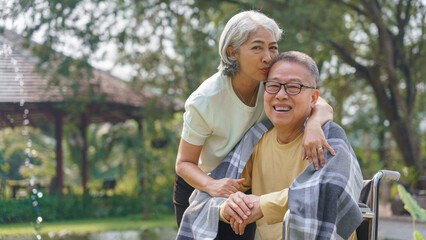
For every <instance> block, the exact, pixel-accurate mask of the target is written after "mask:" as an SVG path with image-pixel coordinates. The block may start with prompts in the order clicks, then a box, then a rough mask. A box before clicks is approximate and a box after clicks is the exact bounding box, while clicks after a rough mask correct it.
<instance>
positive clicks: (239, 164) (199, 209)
mask: <svg viewBox="0 0 426 240" xmlns="http://www.w3.org/2000/svg"><path fill="white" fill-rule="evenodd" d="M272 126H273V125H272V123H271V122H270V121H269V120H265V121H263V122H261V123H258V124H257V125H255V126H253V127H252V128H251V129H250V130H249V131H248V132H247V133H246V134H245V135H244V137H243V138H242V139H241V141H240V142H239V143H238V144H237V146H235V148H234V150H233V151H231V152H230V153H229V154H228V156H227V157H226V158H225V159H224V160H223V162H222V163H221V164H219V166H218V167H217V168H216V169H215V170H213V171H212V172H211V175H210V176H211V177H213V178H214V179H220V178H225V177H228V178H234V179H237V178H239V177H240V175H241V173H242V171H243V169H244V166H245V164H246V162H247V160H248V159H249V158H250V155H251V154H252V152H253V148H254V146H255V145H256V144H257V143H258V141H259V140H260V138H261V137H262V135H263V134H264V133H265V132H267V131H268V130H269V129H270V128H271V127H272ZM323 129H324V133H325V136H326V138H327V141H328V142H329V144H330V145H332V147H333V148H334V149H335V151H336V156H332V155H331V154H330V153H328V152H327V154H326V162H327V164H326V165H325V167H324V168H322V169H321V170H320V171H318V172H322V171H324V169H327V166H329V165H332V164H329V163H328V162H330V161H331V159H335V162H337V163H339V162H342V161H343V162H347V161H349V160H347V158H346V157H347V156H351V158H350V159H351V160H350V162H351V163H347V164H345V166H346V167H347V168H348V169H344V170H341V169H339V168H338V167H336V168H333V169H332V171H336V173H342V174H343V179H346V181H344V180H341V181H340V182H343V183H345V184H344V186H346V187H344V191H345V196H349V197H350V198H351V199H352V200H351V201H342V200H344V199H341V198H340V197H339V198H338V199H337V205H336V204H334V205H332V204H328V202H327V201H328V195H329V194H330V195H334V194H332V193H334V189H335V188H336V187H335V185H333V184H326V185H324V184H322V183H323V182H328V181H329V180H330V179H328V176H331V175H329V174H325V175H324V174H323V175H322V176H327V178H323V177H322V178H320V180H318V181H315V182H312V185H309V183H311V181H309V178H310V177H309V176H311V178H313V179H315V177H314V176H317V175H318V172H317V171H315V170H314V168H313V166H312V164H310V165H309V166H308V167H307V168H306V169H305V170H304V172H303V173H301V175H299V176H298V177H297V180H303V181H301V183H302V184H307V185H304V186H303V185H302V187H301V188H300V189H298V190H300V191H302V190H303V187H309V191H311V190H313V191H314V192H313V193H314V194H317V195H313V194H308V193H304V194H305V195H304V197H303V198H302V201H299V200H296V201H295V203H294V204H292V207H296V209H297V208H299V209H300V211H303V209H304V208H305V207H306V206H309V207H310V208H317V209H316V211H313V210H312V209H310V211H309V212H310V213H311V212H316V213H317V216H314V219H315V220H316V219H318V220H319V221H316V222H319V223H323V224H319V225H314V224H312V225H309V228H313V229H307V230H306V231H308V232H309V233H312V234H315V233H319V234H321V233H322V231H320V230H322V229H324V228H325V227H324V226H327V229H329V228H330V227H331V229H335V228H340V227H342V226H343V227H344V229H342V230H340V229H338V230H337V232H338V233H339V235H340V236H346V235H348V234H349V235H350V234H351V233H352V232H353V231H354V230H355V229H356V227H357V226H358V225H359V223H360V222H361V221H358V217H357V216H358V215H357V214H361V213H360V212H359V209H358V205H357V202H358V201H357V199H358V197H359V194H360V191H361V184H362V175H361V171H360V169H359V166H358V163H357V162H356V158H355V155H354V154H353V151H352V148H351V147H350V145H349V143H348V141H347V140H346V136H345V134H344V132H343V130H342V129H341V128H340V127H339V126H338V125H337V124H335V123H333V122H328V123H326V124H325V125H324V126H323ZM342 133H343V134H342ZM334 138H336V139H334ZM341 144H345V145H346V147H340V146H339V145H341ZM348 149H349V150H348ZM340 151H345V152H347V151H349V152H350V153H345V154H341V153H339V152H340ZM352 158H353V159H354V161H355V162H353V159H352ZM352 163H354V164H355V165H356V167H354V168H355V173H352V172H351V168H349V167H348V166H349V165H350V164H352ZM339 166H340V165H339ZM346 170H348V171H349V172H348V171H346ZM353 171H354V170H353ZM352 175H354V176H352ZM301 176H303V177H302V178H300V177H301ZM333 176H334V175H333ZM345 176H346V178H345ZM351 176H352V177H351ZM333 179H335V178H332V179H331V180H333ZM331 182H333V181H331ZM292 186H293V185H292ZM323 186H326V187H328V188H325V189H324V188H323ZM337 186H340V185H337ZM291 191H292V192H293V190H292V189H291ZM310 193H311V192H310ZM297 194H298V193H297ZM290 196H291V195H290V193H289V208H290V201H292V202H293V200H292V199H293V198H291V197H290ZM319 196H321V197H322V198H323V199H319ZM309 198H310V201H308V203H305V201H303V200H308V199H309ZM225 200H226V198H215V197H211V196H210V195H208V194H207V193H205V192H201V191H198V190H195V191H194V192H193V194H192V195H191V198H190V199H189V202H190V206H189V207H188V209H187V210H186V212H185V214H184V215H183V219H182V223H181V226H180V228H179V231H178V235H177V237H176V239H178V240H183V239H214V238H215V237H216V235H217V230H218V225H219V206H220V205H221V204H222V203H223V202H224V201H225ZM319 200H320V201H321V204H322V205H318V204H317V203H319V202H320V201H319ZM352 201H354V203H355V205H353V204H352V203H351V202H352ZM347 202H349V203H350V204H349V205H348V206H344V205H342V204H344V203H347ZM306 204H307V205H306ZM301 206H303V207H301ZM355 207H356V209H354V208H355ZM311 210H312V211H311ZM318 210H320V211H318ZM357 211H358V212H357ZM340 212H342V213H340ZM343 212H344V213H351V212H355V213H357V214H355V215H354V216H355V219H354V216H351V215H345V214H343ZM291 213H292V215H289V216H291V218H290V219H297V220H299V221H296V222H295V223H293V222H294V221H290V225H289V229H290V231H289V232H290V233H292V232H293V229H298V230H303V229H302V228H298V227H297V224H298V223H300V221H304V220H307V221H310V220H311V219H309V216H311V215H297V213H296V212H293V210H292V211H291ZM333 213H334V214H333ZM330 214H331V215H334V216H335V217H334V221H333V220H332V218H333V217H330V218H329V217H326V216H328V215H330ZM293 216H298V217H296V218H294V217H293ZM326 220H330V222H327V221H326ZM350 221H354V223H353V224H352V225H356V226H355V227H353V229H352V227H346V226H348V224H347V222H350ZM341 223H344V224H343V225H342V224H341ZM293 225H294V226H293ZM349 225H350V224H349ZM315 229H318V231H317V230H315ZM333 232H336V230H333ZM349 235H348V236H349ZM283 236H284V235H283ZM290 236H293V235H290ZM295 236H296V238H291V239H305V238H304V237H303V236H304V235H301V236H302V237H301V238H299V237H297V236H298V235H295ZM318 237H320V236H317V238H318ZM307 239H309V238H307ZM310 239H315V237H311V238H310ZM320 239H322V238H320Z"/></svg>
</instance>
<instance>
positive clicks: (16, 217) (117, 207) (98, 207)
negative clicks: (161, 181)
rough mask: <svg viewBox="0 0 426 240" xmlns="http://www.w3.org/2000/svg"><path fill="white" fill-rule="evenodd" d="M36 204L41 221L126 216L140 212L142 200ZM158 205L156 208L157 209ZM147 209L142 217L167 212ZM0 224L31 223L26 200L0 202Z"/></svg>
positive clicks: (70, 199) (55, 199) (75, 198)
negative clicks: (146, 214) (147, 214)
mask: <svg viewBox="0 0 426 240" xmlns="http://www.w3.org/2000/svg"><path fill="white" fill-rule="evenodd" d="M37 201H38V206H39V210H40V215H41V217H42V218H43V221H57V220H68V219H83V218H100V217H113V216H126V215H131V214H135V213H136V214H138V213H141V214H142V212H143V209H142V208H143V204H142V203H143V198H142V197H130V196H122V195H113V196H109V197H93V196H89V195H83V196H82V195H66V196H63V197H62V198H61V197H59V196H44V197H42V198H40V199H38V200H37ZM157 205H158V206H157ZM157 205H154V206H150V209H146V211H145V213H146V212H148V213H164V212H170V211H171V210H172V208H171V207H170V208H165V207H164V204H163V203H158V204H157ZM0 213H1V214H0V223H18V222H31V221H34V220H35V219H36V217H37V216H36V213H35V211H34V209H33V207H32V206H31V201H30V200H29V199H28V200H19V201H18V200H0Z"/></svg>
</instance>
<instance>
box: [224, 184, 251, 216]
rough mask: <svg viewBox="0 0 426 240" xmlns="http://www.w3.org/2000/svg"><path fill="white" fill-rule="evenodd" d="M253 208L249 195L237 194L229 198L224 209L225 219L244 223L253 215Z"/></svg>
mask: <svg viewBox="0 0 426 240" xmlns="http://www.w3.org/2000/svg"><path fill="white" fill-rule="evenodd" d="M252 207H253V202H251V200H250V198H249V195H246V194H244V193H242V192H236V193H233V194H231V195H230V196H229V198H228V199H227V200H226V201H225V205H224V207H223V212H222V214H223V217H224V218H225V219H226V220H227V221H230V219H231V218H234V219H235V221H237V222H239V223H242V222H243V220H245V219H247V218H248V216H249V215H250V214H251V211H250V209H251V208H252Z"/></svg>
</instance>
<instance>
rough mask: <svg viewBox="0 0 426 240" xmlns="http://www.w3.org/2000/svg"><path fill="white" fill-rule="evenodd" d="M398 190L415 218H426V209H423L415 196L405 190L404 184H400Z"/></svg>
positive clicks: (405, 206) (406, 208) (406, 207)
mask: <svg viewBox="0 0 426 240" xmlns="http://www.w3.org/2000/svg"><path fill="white" fill-rule="evenodd" d="M398 192H399V195H400V197H401V200H402V202H404V208H405V210H407V211H408V212H409V213H410V215H411V216H412V217H413V219H414V220H416V218H421V219H423V220H426V211H425V210H424V209H422V208H421V207H420V206H419V204H418V203H417V202H416V200H414V198H413V197H412V196H411V195H410V194H409V193H408V192H407V190H405V188H404V186H402V185H401V184H398Z"/></svg>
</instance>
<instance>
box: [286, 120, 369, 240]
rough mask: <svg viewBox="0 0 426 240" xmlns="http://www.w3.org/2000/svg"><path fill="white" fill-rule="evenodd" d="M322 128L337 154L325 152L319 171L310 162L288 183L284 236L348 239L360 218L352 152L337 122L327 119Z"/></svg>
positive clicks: (359, 176)
mask: <svg viewBox="0 0 426 240" xmlns="http://www.w3.org/2000/svg"><path fill="white" fill-rule="evenodd" d="M323 130H324V134H325V137H326V139H327V142H328V143H329V144H330V145H331V147H332V148H333V149H334V150H335V151H336V155H335V156H332V155H330V154H327V156H326V164H325V166H324V167H323V168H322V169H321V170H320V171H315V169H314V167H313V165H312V164H311V165H309V166H308V167H307V168H306V169H305V170H304V171H303V172H302V173H301V174H300V175H299V176H297V178H296V179H295V180H294V181H293V183H292V184H291V186H290V189H289V193H288V208H289V210H288V211H287V213H286V216H285V222H284V227H283V236H284V237H283V239H348V238H349V236H350V235H351V234H352V232H353V231H354V230H355V229H356V228H357V227H358V226H359V224H360V223H361V221H362V214H361V211H360V209H359V207H358V199H359V196H360V194H361V189H362V182H363V178H362V174H361V169H360V167H359V164H358V161H357V159H356V156H355V153H354V152H353V150H352V147H351V145H350V144H349V142H348V140H347V139H346V135H345V132H344V130H343V129H342V128H341V127H340V126H339V125H337V124H335V123H333V122H328V123H327V124H325V125H324V126H323ZM301 206H303V207H301Z"/></svg>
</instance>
